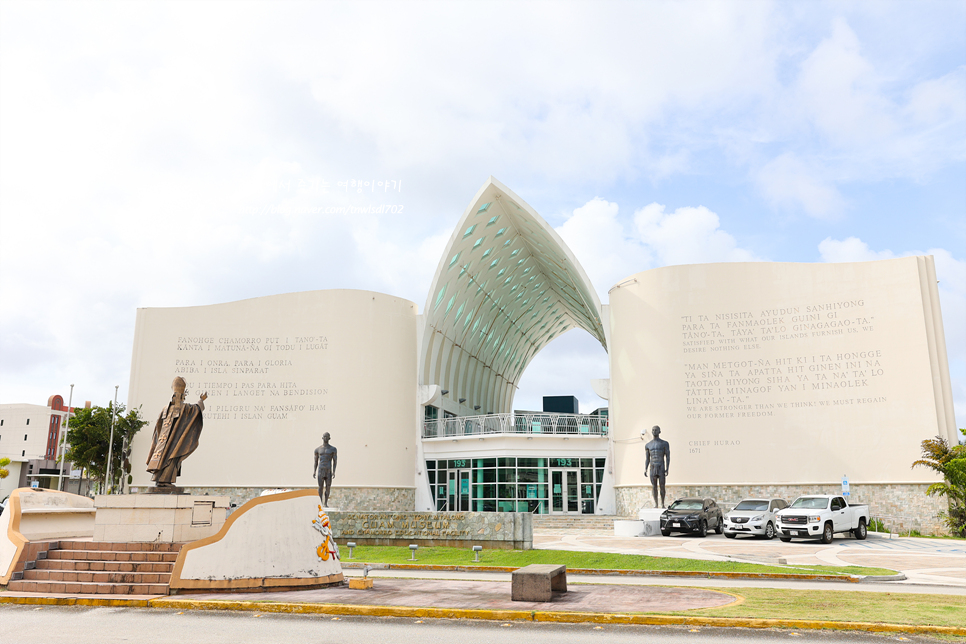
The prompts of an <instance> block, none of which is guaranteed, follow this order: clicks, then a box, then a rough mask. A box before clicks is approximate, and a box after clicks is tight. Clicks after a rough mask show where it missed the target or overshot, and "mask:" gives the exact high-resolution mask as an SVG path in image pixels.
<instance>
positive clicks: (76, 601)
mask: <svg viewBox="0 0 966 644" xmlns="http://www.w3.org/2000/svg"><path fill="white" fill-rule="evenodd" d="M729 594H730V593H729ZM0 604H31V605H47V606H129V607H132V608H143V607H150V608H166V609H179V610H235V611H253V612H260V613H302V614H325V615H352V616H360V617H421V618H422V617H426V618H430V619H485V620H499V621H535V622H566V623H579V622H583V623H594V624H638V625H651V626H674V625H678V626H706V627H720V628H795V629H832V630H843V631H867V632H873V633H915V634H944V635H960V636H966V627H958V626H928V625H926V626H916V625H912V624H881V623H872V622H835V621H822V620H809V619H753V618H744V617H691V616H684V615H630V614H623V613H587V612H568V611H528V610H484V609H465V608H434V607H418V606H368V605H358V604H302V603H287V602H252V601H231V600H196V599H182V598H174V597H160V598H157V599H148V600H144V599H97V598H90V599H87V598H76V597H16V596H13V597H11V596H5V595H3V594H0Z"/></svg>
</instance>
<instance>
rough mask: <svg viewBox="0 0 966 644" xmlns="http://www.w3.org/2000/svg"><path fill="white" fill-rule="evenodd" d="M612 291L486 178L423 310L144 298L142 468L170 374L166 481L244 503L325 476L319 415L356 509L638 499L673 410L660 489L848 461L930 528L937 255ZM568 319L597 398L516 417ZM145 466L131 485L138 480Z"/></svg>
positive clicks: (806, 478)
mask: <svg viewBox="0 0 966 644" xmlns="http://www.w3.org/2000/svg"><path fill="white" fill-rule="evenodd" d="M608 296H609V303H607V304H602V303H601V302H600V300H599V298H598V296H597V293H596V291H595V289H594V287H593V286H592V284H591V282H590V280H589V279H588V278H587V275H586V273H585V272H584V270H583V269H582V268H581V266H580V263H579V262H578V260H577V258H576V257H575V256H574V255H573V253H572V252H571V251H570V250H569V249H568V248H567V246H566V244H564V242H563V241H562V240H561V239H560V237H559V236H558V235H557V233H556V232H555V231H554V230H553V229H552V228H551V227H550V226H549V225H548V224H547V222H545V221H544V220H543V219H542V218H541V217H540V216H539V215H538V214H537V213H536V212H535V211H534V210H533V209H532V208H531V207H530V206H528V205H527V204H526V202H524V201H523V200H522V199H521V198H520V197H518V196H517V195H515V194H514V193H513V192H512V191H510V190H509V189H508V188H507V187H506V186H504V185H502V184H501V183H499V182H498V181H496V180H495V179H493V178H490V179H489V180H487V181H486V183H485V184H484V185H483V187H482V188H481V189H480V190H479V192H478V193H477V194H476V196H475V197H474V198H473V200H472V201H471V203H470V204H469V206H468V207H467V208H466V210H465V211H464V212H463V215H462V217H461V218H460V219H459V223H458V224H457V226H456V228H455V230H454V232H453V234H452V236H451V238H450V240H449V243H448V244H447V246H446V250H445V252H444V254H443V256H442V257H441V258H440V262H439V266H438V268H437V270H436V274H435V276H434V278H433V282H432V287H431V289H430V292H429V293H428V295H427V299H426V303H425V305H424V306H423V308H422V309H421V310H420V309H418V308H417V305H416V303H414V302H410V301H408V300H405V299H402V298H398V297H394V296H392V295H386V294H382V293H375V292H369V291H359V290H325V291H310V292H302V293H289V294H281V295H273V296H267V297H260V298H254V299H249V300H243V301H238V302H229V303H223V304H212V305H208V306H199V307H186V308H145V309H139V310H138V312H137V322H136V330H135V340H134V350H133V356H132V367H131V383H130V390H129V391H130V396H129V400H128V406H129V408H130V407H138V406H141V407H142V413H143V414H144V416H145V418H147V419H148V420H150V421H151V424H150V425H149V426H148V427H146V428H145V429H144V430H142V431H141V432H140V433H139V434H138V436H137V437H136V438H135V440H134V443H133V449H134V457H133V460H134V462H135V463H137V462H139V461H140V462H143V461H144V460H145V459H146V455H147V450H148V446H149V444H150V441H151V429H152V428H153V421H154V420H155V418H156V417H157V414H158V412H159V411H160V410H161V408H162V407H163V406H164V405H165V403H166V402H167V401H168V400H169V399H170V396H171V389H170V386H171V381H172V379H173V378H174V377H175V376H176V375H178V376H181V377H183V378H184V379H185V380H186V381H187V383H188V400H189V402H195V400H196V399H197V395H198V394H199V393H201V392H202V391H206V392H207V393H208V400H207V401H206V403H205V404H206V409H205V413H204V429H203V432H202V436H201V443H200V446H199V447H198V450H197V451H196V452H195V453H194V454H193V455H192V456H191V457H190V458H188V459H187V460H186V461H185V462H184V464H183V468H182V473H181V476H180V477H179V478H178V484H179V485H181V486H184V487H186V488H187V489H188V490H189V491H190V492H192V493H205V492H208V493H219V494H228V495H230V496H231V497H232V500H233V502H236V503H240V502H242V501H244V500H247V499H248V498H251V497H253V496H257V495H258V494H259V493H260V492H261V491H262V490H265V489H276V488H285V489H296V488H312V487H315V485H316V483H315V480H314V479H313V478H312V474H311V469H310V468H311V465H312V458H313V456H312V454H313V450H314V449H315V447H316V446H318V445H319V444H320V443H321V437H322V434H323V433H324V432H329V433H330V434H331V436H332V444H333V445H335V446H336V447H337V448H338V450H339V451H338V456H339V460H338V466H337V470H336V476H335V478H334V481H333V490H334V491H333V495H332V505H334V506H337V507H339V508H340V509H342V510H362V509H367V510H395V511H413V510H419V511H426V510H429V511H482V512H489V511H511V512H530V513H537V514H548V513H549V514H556V513H560V514H609V515H632V514H636V511H637V509H638V508H640V507H643V506H650V505H651V504H652V503H653V502H652V501H651V499H650V483H649V481H648V480H647V478H646V477H645V475H644V448H643V446H644V442H645V441H643V440H641V435H642V432H644V431H649V430H650V428H651V427H652V426H653V425H660V426H661V427H662V429H663V434H662V438H664V439H666V440H668V441H669V442H670V445H671V452H672V459H671V467H670V476H669V477H668V500H669V501H670V500H671V499H673V498H675V497H678V496H683V495H705V496H713V497H715V498H717V499H718V500H719V502H721V503H722V504H724V505H727V504H728V503H733V502H737V501H738V500H739V499H741V498H742V497H744V496H748V495H769V496H772V495H778V496H784V497H786V498H788V499H789V500H790V499H791V498H793V497H795V496H797V495H798V494H800V493H804V492H817V491H823V492H830V491H835V490H838V489H839V486H840V484H841V480H842V476H843V475H846V476H848V478H849V479H850V481H851V491H852V497H853V498H854V499H858V500H862V501H865V502H869V503H870V504H872V506H873V513H876V512H878V513H879V514H881V515H889V514H891V515H896V516H912V517H914V518H916V520H917V521H919V522H920V525H921V526H922V527H923V528H925V529H929V528H931V527H933V526H934V525H935V524H936V522H935V514H936V513H937V512H938V511H939V510H940V509H942V507H941V501H938V500H936V499H933V498H928V497H926V496H925V489H926V487H928V485H929V484H930V483H932V482H934V481H935V480H936V479H935V477H934V475H933V474H932V473H930V472H928V471H925V470H912V469H910V465H911V463H912V461H913V460H915V459H916V458H918V456H919V449H920V442H921V441H922V440H924V439H927V438H932V437H934V436H936V435H937V434H938V435H941V436H945V437H947V439H948V440H950V441H955V440H956V429H955V420H954V416H953V406H952V393H951V388H950V381H949V368H948V364H947V359H946V348H945V340H944V335H943V328H942V319H941V315H940V308H939V298H938V291H937V287H936V277H935V268H934V264H933V260H932V257H930V256H921V257H905V258H900V259H889V260H882V261H875V262H861V263H848V264H804V263H769V262H758V263H734V264H694V265H684V266H668V267H664V268H658V269H652V270H648V271H644V272H641V273H638V274H635V275H632V276H629V277H628V278H627V279H624V280H622V281H621V282H619V283H618V284H616V285H614V286H613V287H612V288H611V289H610V291H609V293H608ZM568 332H576V333H589V334H590V335H591V336H593V337H594V338H595V339H596V340H597V341H599V342H600V343H601V346H602V347H603V348H604V349H605V350H606V351H607V353H608V362H609V370H610V373H609V378H604V379H600V380H595V381H593V383H592V385H593V389H594V391H595V392H596V393H597V394H598V395H599V396H600V397H602V398H604V399H605V400H607V407H602V408H601V409H598V410H597V411H595V412H593V413H592V414H578V413H573V412H575V411H576V408H575V405H574V404H573V401H572V399H571V400H568V399H567V397H554V398H547V399H545V409H542V410H525V411H521V410H515V409H514V400H513V398H514V393H515V391H516V389H517V386H518V384H519V382H520V379H521V376H522V375H523V373H524V371H525V370H526V368H527V366H528V365H529V364H530V362H531V361H532V360H533V358H534V356H536V355H537V353H538V352H539V351H540V350H541V349H543V348H544V347H545V346H547V344H548V343H550V342H552V341H553V340H554V339H555V338H557V337H559V336H560V335H562V334H564V333H568ZM648 438H649V437H648ZM135 469H136V472H135V477H134V482H133V484H132V488H144V487H146V486H149V485H150V484H151V481H150V477H149V475H148V474H147V472H145V471H143V469H138V468H135ZM132 491H135V490H133V489H132Z"/></svg>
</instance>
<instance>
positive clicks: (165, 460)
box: [147, 376, 208, 489]
mask: <svg viewBox="0 0 966 644" xmlns="http://www.w3.org/2000/svg"><path fill="white" fill-rule="evenodd" d="M186 387H187V384H186V383H185V381H184V378H182V377H181V376H178V377H176V378H175V379H174V382H172V383H171V389H173V390H174V394H173V395H172V396H171V402H169V403H168V404H167V406H165V408H164V409H163V410H161V415H160V416H159V417H158V422H157V424H156V425H155V426H154V437H153V438H152V439H151V451H150V452H148V462H147V465H148V468H147V469H148V472H151V474H153V476H152V477H151V478H152V479H153V480H154V484H155V486H156V487H158V488H162V489H163V488H172V489H173V488H174V487H175V485H174V481H175V479H176V478H177V477H178V476H180V475H181V462H182V461H184V459H186V458H188V456H190V455H191V453H192V452H194V451H195V450H196V449H198V439H199V438H200V437H201V425H202V422H203V419H202V416H201V413H202V412H203V411H204V410H205V399H206V398H207V397H208V394H207V393H203V394H201V396H200V397H199V399H198V404H197V405H192V404H190V403H186V402H185V401H184V395H185V389H186Z"/></svg>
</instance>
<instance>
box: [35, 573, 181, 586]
mask: <svg viewBox="0 0 966 644" xmlns="http://www.w3.org/2000/svg"><path fill="white" fill-rule="evenodd" d="M170 579H171V573H170V572H165V573H161V572H84V571H76V570H26V571H24V575H23V580H24V581H51V582H54V581H63V582H76V581H80V582H95V583H99V584H166V583H168V581H169V580H170Z"/></svg>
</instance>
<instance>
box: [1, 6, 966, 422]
mask: <svg viewBox="0 0 966 644" xmlns="http://www.w3.org/2000/svg"><path fill="white" fill-rule="evenodd" d="M228 7H229V5H226V4H224V3H205V2H199V3H191V4H187V3H138V2H126V3H117V4H112V3H104V2H98V3H85V2H77V3H71V4H64V3H50V4H47V3H40V2H31V3H21V2H10V1H8V2H5V3H3V4H2V5H0V302H2V303H3V304H2V309H0V401H2V402H37V403H41V402H43V401H45V400H46V399H47V396H48V395H50V394H52V393H62V394H65V395H66V393H67V390H68V386H69V384H70V383H75V384H76V387H75V398H76V399H80V400H85V399H92V400H94V401H95V402H97V403H104V402H106V400H107V399H108V398H109V397H110V396H111V395H112V394H113V389H114V385H115V384H119V385H120V386H121V396H122V398H123V397H125V395H126V389H127V384H128V378H129V369H130V351H131V345H132V341H133V330H134V316H135V310H136V309H137V308H138V307H149V306H150V307H154V306H189V305H200V304H208V303H214V302H224V301H231V300H236V299H241V298H247V297H256V296H260V295H268V294H273V293H280V292H290V291H300V290H313V289H322V288H366V289H371V290H378V291H383V292H387V293H392V294H395V295H399V296H402V297H406V298H409V299H412V300H414V301H415V302H417V303H418V304H419V305H420V307H422V306H423V304H424V302H425V299H426V292H427V289H428V287H429V283H430V281H431V279H432V275H433V271H434V269H435V267H436V264H437V262H438V260H439V255H440V253H441V252H442V250H443V246H444V245H445V241H446V239H447V237H448V235H449V232H450V231H451V229H452V226H454V225H455V223H456V221H457V219H458V218H459V216H460V214H461V213H462V211H463V209H464V208H465V207H466V205H467V203H468V202H469V200H470V199H471V198H472V196H473V194H474V193H475V192H476V190H477V189H478V188H479V187H480V185H482V183H483V181H484V180H485V179H486V177H487V176H489V175H493V176H495V177H496V178H498V179H499V180H500V181H502V182H504V183H505V184H507V185H508V186H510V187H511V188H512V189H513V190H514V191H515V192H516V193H517V194H519V195H520V196H521V197H522V198H524V199H525V200H526V201H527V202H529V203H530V204H531V205H532V206H533V207H534V208H535V209H536V210H537V211H538V212H540V213H541V214H542V215H543V216H544V217H545V218H546V219H547V220H548V221H549V222H550V223H551V225H553V226H554V227H556V228H557V229H558V230H559V231H560V232H561V235H562V236H563V238H564V239H565V241H567V243H568V244H570V245H571V247H572V249H573V250H574V252H575V253H576V255H577V257H578V259H579V260H580V261H581V263H582V264H583V266H584V267H585V269H586V270H587V272H588V274H589V275H590V276H591V278H592V280H593V281H594V284H595V286H596V288H597V290H598V292H599V293H600V294H601V299H602V300H604V301H606V292H607V290H608V288H609V287H610V286H611V285H612V284H613V283H614V281H616V280H618V279H620V278H621V277H623V276H625V275H628V274H631V273H634V272H637V271H640V270H644V269H647V268H654V267H657V266H661V265H665V264H674V263H691V262H709V261H746V260H752V259H761V260H771V261H796V262H819V261H855V260H864V259H876V258H882V257H891V256H901V255H904V254H909V253H927V252H928V253H932V254H934V255H935V257H936V262H937V270H938V272H939V278H940V282H941V283H940V289H941V298H942V306H943V311H944V320H945V325H946V336H947V343H948V347H949V357H950V363H951V372H952V375H953V379H954V389H955V398H956V406H957V419H958V423H959V426H961V427H963V426H966V3H963V2H916V3H910V2H901V3H890V2H883V1H877V2H851V3H839V2H796V3H785V2H754V1H751V0H745V1H741V2H713V3H702V2H674V3H671V2H668V3H662V2H648V3H624V2H611V3H563V2H561V3H554V4H550V3H537V2H534V3H505V4H501V3H472V2H463V3H406V2H398V3H311V2H306V3H294V2H292V3H275V4H269V3H258V2H253V3H246V4H234V5H231V10H230V11H229V10H228ZM353 180H356V181H358V180H362V181H364V182H365V181H375V182H376V184H379V183H380V182H383V183H384V182H386V181H389V182H390V184H389V185H390V186H392V188H391V189H389V188H385V189H384V186H379V189H382V193H379V192H377V190H375V189H373V187H372V186H368V187H366V188H364V190H363V192H361V193H360V192H353V189H352V188H351V186H345V187H343V186H340V185H339V184H340V183H341V182H343V181H348V182H351V181H353ZM393 182H395V183H393ZM400 182H401V183H400ZM379 206H382V207H384V208H385V207H393V206H395V207H396V211H395V213H393V212H389V213H385V212H384V213H381V214H379V213H375V214H373V213H359V212H358V209H361V208H378V207H379ZM399 206H402V208H401V211H400V208H399ZM340 207H346V208H349V207H352V208H356V209H357V212H355V213H353V214H348V213H346V212H342V213H339V212H335V211H333V209H336V208H340ZM636 213H644V215H642V216H643V217H644V218H645V219H647V221H648V222H649V223H648V225H647V226H644V227H643V228H642V227H641V226H639V225H637V224H636V223H635V214H636ZM638 219H639V218H638ZM605 375H606V356H605V355H604V354H603V351H602V350H601V349H600V347H599V346H596V347H595V346H594V345H593V341H592V340H591V339H590V338H589V336H587V335H586V334H583V335H580V334H578V333H570V334H567V335H565V336H564V337H563V338H561V339H560V340H558V341H556V342H554V343H552V344H551V345H550V347H549V348H548V349H547V350H546V351H545V352H543V353H542V354H541V355H540V356H538V358H537V360H536V361H535V362H534V363H533V365H532V366H531V367H530V369H529V370H528V371H527V373H526V374H525V376H524V381H523V383H522V384H521V391H520V393H519V395H518V400H517V406H518V407H533V406H535V405H537V404H539V396H540V395H542V394H544V393H547V394H560V393H575V394H576V395H578V397H580V399H581V401H582V403H583V406H584V407H585V408H593V407H596V406H598V405H600V404H603V401H600V400H599V399H597V398H596V397H595V396H593V394H592V393H591V392H590V388H589V385H588V382H587V381H588V379H589V378H597V377H604V376H605Z"/></svg>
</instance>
